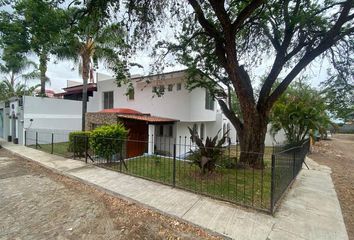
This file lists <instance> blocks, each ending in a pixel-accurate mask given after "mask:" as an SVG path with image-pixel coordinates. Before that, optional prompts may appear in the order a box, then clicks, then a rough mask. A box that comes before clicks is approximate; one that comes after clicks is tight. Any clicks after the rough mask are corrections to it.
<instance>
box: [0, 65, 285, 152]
mask: <svg viewBox="0 0 354 240" xmlns="http://www.w3.org/2000/svg"><path fill="white" fill-rule="evenodd" d="M186 80H187V73H186V71H184V70H183V71H175V72H170V73H165V74H161V75H151V76H145V77H141V76H135V77H134V76H133V77H132V79H131V83H132V85H129V84H127V85H123V86H121V87H118V86H117V84H116V83H115V80H114V79H113V78H112V77H110V76H107V75H103V74H97V83H96V84H95V86H92V92H91V93H90V95H89V96H90V97H89V99H88V100H89V102H88V112H89V113H88V117H87V119H88V121H86V126H87V127H88V128H94V127H95V126H97V125H99V124H105V123H109V121H107V118H105V119H104V120H102V119H101V120H99V118H97V117H96V116H97V114H101V115H102V114H103V116H106V113H107V112H108V113H114V114H115V115H114V119H113V121H114V122H115V121H116V117H119V118H120V119H123V120H124V121H125V123H128V122H129V124H130V125H129V124H128V125H129V126H130V128H131V130H132V131H131V132H135V133H140V134H142V135H143V136H140V138H141V137H143V138H141V139H142V140H144V141H145V140H146V141H147V142H149V144H148V146H147V147H146V149H148V150H147V151H148V152H149V153H153V152H155V151H160V152H164V151H165V152H171V151H172V148H173V144H174V143H176V144H177V145H180V146H179V147H178V149H177V153H179V155H183V154H184V152H185V150H184V149H183V147H181V145H188V144H190V133H189V131H188V127H190V128H194V129H195V130H197V132H198V134H199V136H200V137H201V138H203V139H205V138H206V137H207V136H209V137H214V136H215V135H216V134H217V133H218V131H219V130H220V131H221V132H224V131H226V130H227V129H229V130H230V132H229V137H230V140H231V143H233V144H235V143H236V130H235V128H234V127H233V126H232V124H231V123H230V122H229V120H228V119H227V118H226V117H225V116H224V115H223V113H222V111H221V110H220V107H219V105H218V104H217V102H215V101H214V100H213V99H212V98H211V97H210V95H209V94H208V91H207V90H206V89H204V88H197V89H194V90H192V91H189V90H187V89H186ZM66 91H68V92H67V97H68V98H70V99H76V100H70V99H65V98H66V96H65V94H64V96H61V97H63V98H64V99H53V98H40V97H23V98H21V99H11V100H10V101H8V102H7V103H6V104H5V103H4V102H2V103H0V138H1V137H2V138H4V139H8V140H10V141H14V142H18V143H20V144H24V143H25V140H24V139H25V136H24V135H25V134H24V131H26V134H32V136H27V141H34V138H35V136H33V134H34V132H39V134H41V136H40V139H41V140H42V141H44V142H48V143H49V142H50V141H51V133H55V136H56V137H55V139H54V141H55V142H60V141H67V135H68V132H70V131H75V130H80V129H81V106H82V105H81V101H77V100H79V98H80V96H81V95H80V94H81V93H80V86H68V87H67V88H66ZM156 92H163V94H161V96H158V94H156ZM75 94H78V95H75ZM79 95H80V96H79ZM132 113H133V114H132ZM95 114H96V115H95ZM92 115H93V116H94V117H90V116H92ZM98 120H99V121H98ZM95 121H96V122H95ZM102 121H103V122H102ZM104 121H106V122H104ZM110 121H111V122H112V119H111V120H110ZM133 123H134V124H133ZM138 123H139V124H140V125H139V124H138ZM132 124H133V125H134V126H132ZM137 124H138V125H139V126H138V125H137ZM60 134H62V135H63V137H62V138H61V137H60ZM64 136H65V137H64ZM10 138H11V139H10ZM43 139H44V140H43ZM276 140H277V142H278V143H279V142H280V143H281V142H283V141H284V140H285V138H284V134H278V136H276ZM274 143H275V140H274V139H273V138H272V137H271V136H270V134H267V137H266V142H265V144H266V145H272V144H274ZM27 144H31V143H28V142H27ZM184 148H186V147H184ZM142 151H143V150H142ZM144 151H145V150H144Z"/></svg>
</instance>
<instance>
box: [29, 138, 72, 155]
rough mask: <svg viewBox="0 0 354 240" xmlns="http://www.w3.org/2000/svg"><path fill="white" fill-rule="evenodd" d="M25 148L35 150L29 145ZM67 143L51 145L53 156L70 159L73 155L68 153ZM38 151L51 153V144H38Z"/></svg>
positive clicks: (34, 146) (33, 146)
mask: <svg viewBox="0 0 354 240" xmlns="http://www.w3.org/2000/svg"><path fill="white" fill-rule="evenodd" d="M27 147H31V148H36V145H29V146H27ZM68 147H69V142H60V143H54V144H53V154H55V155H59V156H63V157H68V158H69V157H72V156H73V153H72V152H69V151H68ZM37 149H38V150H41V151H44V152H48V153H52V144H39V145H38V147H37Z"/></svg>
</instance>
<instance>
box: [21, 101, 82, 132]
mask: <svg viewBox="0 0 354 240" xmlns="http://www.w3.org/2000/svg"><path fill="white" fill-rule="evenodd" d="M81 108H82V103H81V102H80V101H74V100H66V99H55V98H40V97H25V98H24V128H25V129H46V130H80V129H81V111H82V110H81ZM30 119H32V120H33V121H32V122H31V121H30Z"/></svg>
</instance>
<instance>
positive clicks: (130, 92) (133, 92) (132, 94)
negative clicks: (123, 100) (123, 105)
mask: <svg viewBox="0 0 354 240" xmlns="http://www.w3.org/2000/svg"><path fill="white" fill-rule="evenodd" d="M134 94H135V91H134V88H131V89H129V91H128V99H129V100H134Z"/></svg>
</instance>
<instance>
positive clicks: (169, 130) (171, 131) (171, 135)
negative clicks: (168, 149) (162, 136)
mask: <svg viewBox="0 0 354 240" xmlns="http://www.w3.org/2000/svg"><path fill="white" fill-rule="evenodd" d="M168 136H169V137H173V126H172V125H170V126H168Z"/></svg>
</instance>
